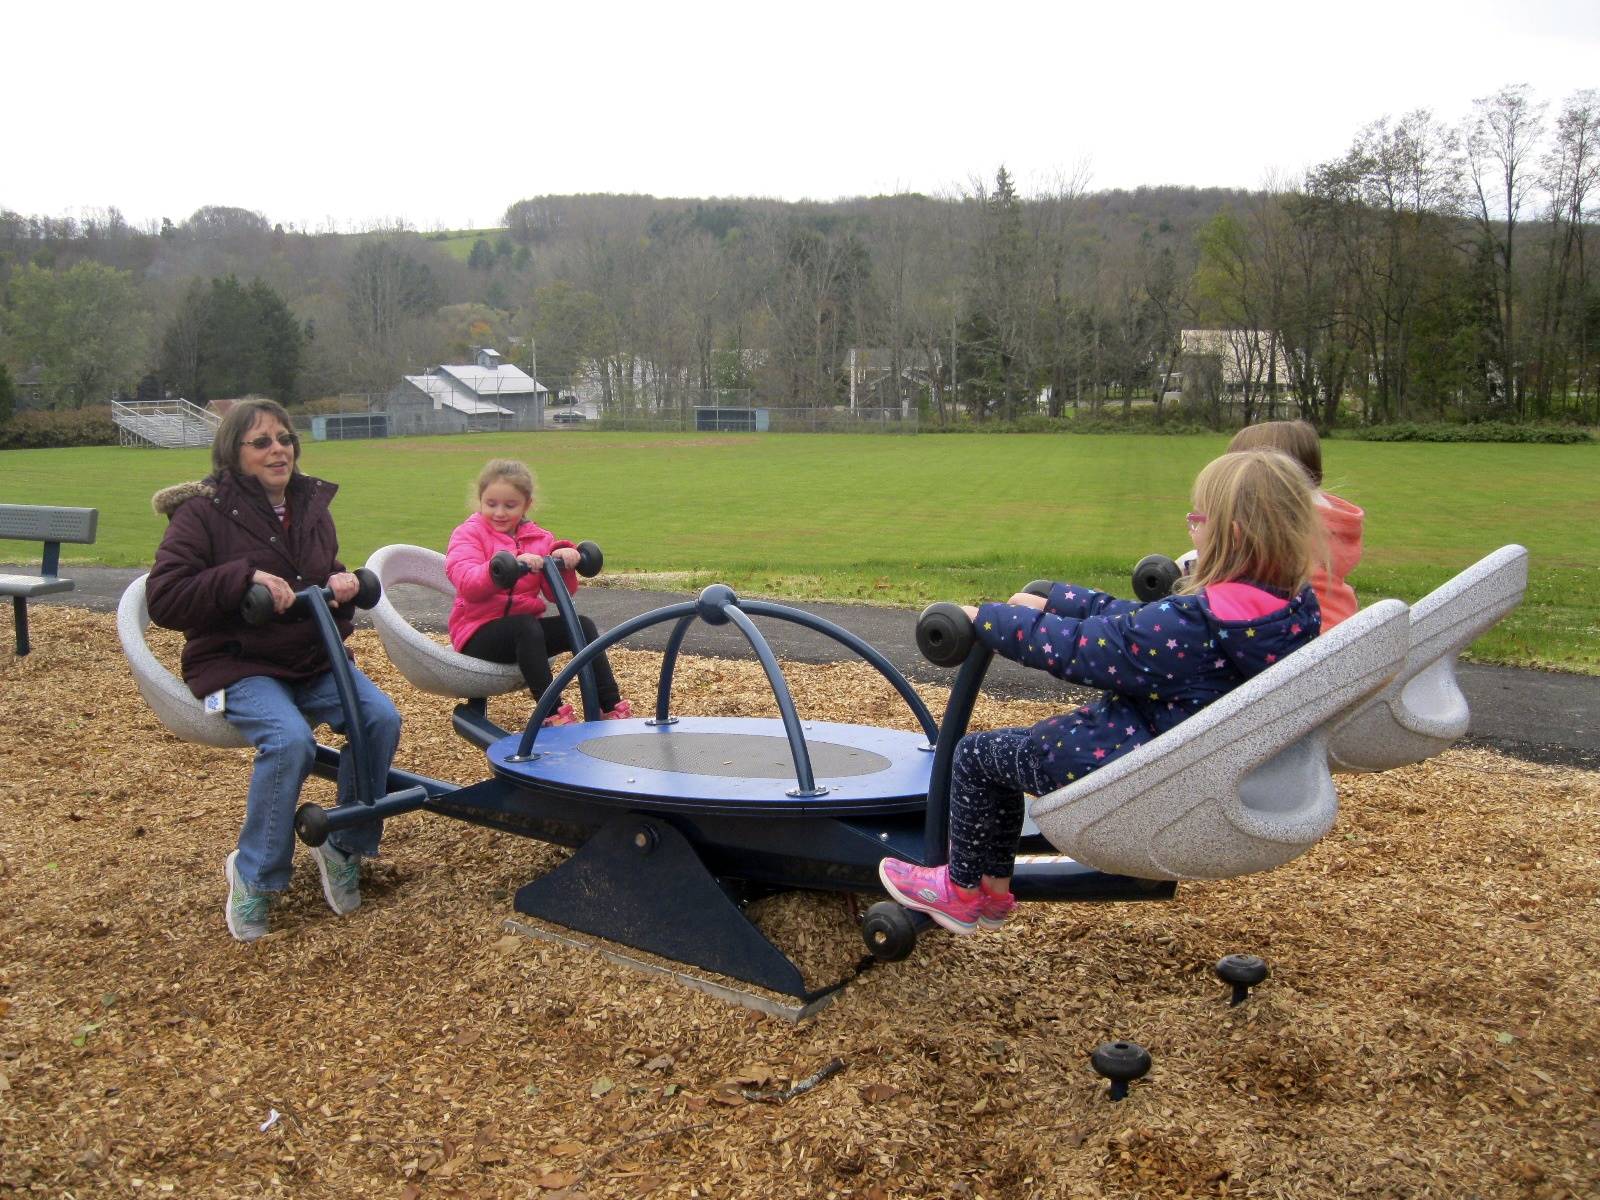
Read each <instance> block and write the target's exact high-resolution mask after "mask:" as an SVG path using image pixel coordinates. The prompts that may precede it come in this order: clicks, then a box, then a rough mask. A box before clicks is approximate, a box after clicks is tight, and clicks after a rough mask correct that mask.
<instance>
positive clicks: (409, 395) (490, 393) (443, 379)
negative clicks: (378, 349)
mask: <svg viewBox="0 0 1600 1200" xmlns="http://www.w3.org/2000/svg"><path fill="white" fill-rule="evenodd" d="M548 395H549V389H548V388H546V387H545V386H544V385H543V384H541V383H539V382H538V381H537V380H535V379H534V378H533V377H532V376H530V375H529V374H528V373H527V372H526V371H523V370H522V369H521V368H520V367H515V366H510V365H508V364H506V363H505V362H503V361H502V360H501V358H500V354H499V352H498V351H495V350H492V349H490V348H488V347H486V346H485V347H480V348H478V349H477V350H476V351H475V352H474V361H473V362H471V363H447V364H444V365H442V366H437V367H430V368H429V369H428V370H427V372H426V373H424V374H422V375H406V376H404V377H402V379H401V381H400V382H399V383H398V384H396V385H395V386H394V388H393V389H391V391H390V392H389V395H388V397H387V398H386V400H385V402H384V408H385V409H386V411H387V412H388V414H389V426H390V432H391V433H397V434H398V433H467V432H478V431H494V430H505V429H537V428H538V427H539V424H540V421H541V420H542V418H543V414H544V401H545V397H546V396H548Z"/></svg>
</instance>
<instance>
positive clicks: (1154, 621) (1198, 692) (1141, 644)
mask: <svg viewBox="0 0 1600 1200" xmlns="http://www.w3.org/2000/svg"><path fill="white" fill-rule="evenodd" d="M1321 623H1322V617H1321V614H1320V612H1319V611H1318V609H1317V598H1316V594H1315V593H1314V592H1312V590H1311V589H1310V588H1309V587H1307V588H1304V589H1302V590H1301V592H1300V594H1299V595H1298V596H1295V597H1293V598H1285V599H1283V603H1282V606H1281V607H1279V608H1277V609H1275V610H1273V611H1271V612H1267V613H1265V614H1264V615H1262V616H1259V617H1253V618H1251V619H1248V620H1242V621H1229V620H1223V619H1222V618H1220V617H1218V616H1217V615H1216V614H1215V613H1214V612H1213V611H1212V608H1211V603H1210V601H1209V599H1208V597H1207V595H1206V593H1205V592H1204V591H1202V592H1200V593H1199V594H1198V595H1195V596H1169V597H1167V598H1166V599H1165V600H1155V601H1152V602H1150V603H1149V604H1143V603H1140V602H1139V601H1136V600H1118V599H1115V598H1114V597H1112V596H1108V595H1107V594H1106V593H1104V592H1097V591H1095V590H1094V589H1093V588H1085V587H1076V586H1074V585H1072V584H1067V583H1058V584H1055V585H1054V586H1053V587H1052V588H1051V589H1050V597H1049V599H1048V600H1047V601H1046V602H1045V608H1044V611H1043V612H1040V611H1039V610H1037V609H1033V608H1026V607H1023V606H1020V605H1018V606H1012V605H1009V604H985V605H984V606H983V607H981V608H980V609H979V610H978V619H977V621H976V622H975V624H976V627H977V632H978V637H979V638H980V639H981V640H982V641H983V643H984V644H985V645H986V646H988V647H989V648H990V649H992V650H994V651H995V653H997V654H1003V655H1004V656H1005V657H1007V658H1010V659H1015V660H1016V661H1017V662H1019V663H1021V664H1022V665H1023V666H1026V667H1037V668H1039V669H1040V670H1041V671H1048V672H1050V673H1051V674H1052V675H1056V676H1059V677H1060V678H1062V679H1065V680H1068V681H1070V682H1072V683H1081V684H1085V685H1087V686H1089V687H1096V688H1101V689H1103V691H1104V692H1105V694H1104V695H1103V696H1101V697H1100V699H1098V700H1096V701H1094V702H1093V703H1090V704H1086V705H1084V706H1083V707H1082V708H1077V709H1074V710H1072V711H1071V712H1068V713H1062V714H1061V715H1060V716H1055V717H1048V718H1046V719H1045V720H1043V721H1040V722H1039V723H1038V724H1037V725H1035V726H1034V727H1033V728H1032V729H1031V730H1030V731H1029V732H1030V734H1031V736H1032V737H1033V738H1034V740H1035V741H1036V742H1037V743H1038V744H1039V747H1040V749H1041V750H1042V751H1043V753H1044V770H1045V773H1046V774H1047V775H1049V776H1050V778H1051V779H1053V780H1054V781H1055V782H1056V785H1057V786H1058V787H1062V786H1065V785H1066V784H1068V783H1071V782H1072V781H1073V780H1075V779H1080V778H1082V777H1083V776H1084V775H1085V774H1087V773H1088V772H1090V771H1092V770H1094V769H1095V768H1096V767H1099V766H1103V765H1104V764H1106V763H1108V762H1110V761H1112V760H1113V759H1116V758H1120V757H1121V756H1122V755H1124V754H1127V753H1128V752H1129V751H1130V750H1132V749H1134V747H1136V746H1142V745H1144V744H1145V743H1146V742H1148V741H1150V740H1151V739H1152V738H1155V737H1157V736H1158V735H1160V734H1162V733H1165V732H1166V731H1167V730H1169V729H1171V728H1172V727H1173V726H1174V725H1177V724H1178V723H1179V722H1181V721H1183V720H1184V719H1185V718H1186V717H1190V716H1193V715H1194V714H1195V713H1197V712H1199V711H1200V710H1201V709H1202V708H1204V707H1205V706H1206V705H1208V704H1210V703H1211V702H1212V701H1213V700H1216V699H1219V698H1220V697H1222V696H1225V695H1227V693H1229V692H1231V691H1232V690H1233V689H1234V688H1236V687H1238V686H1239V685H1240V684H1241V683H1243V682H1244V681H1245V680H1247V679H1249V678H1250V677H1251V676H1253V675H1259V674H1260V673H1261V672H1262V671H1265V670H1266V669H1267V668H1268V667H1270V666H1271V665H1272V664H1273V663H1275V662H1277V661H1278V659H1280V658H1282V657H1283V656H1284V655H1286V654H1288V653H1289V652H1290V651H1292V650H1295V649H1297V648H1299V647H1300V646H1303V645H1305V644H1306V643H1307V642H1309V641H1310V640H1311V639H1312V638H1314V637H1316V636H1317V632H1318V630H1319V628H1320V626H1321Z"/></svg>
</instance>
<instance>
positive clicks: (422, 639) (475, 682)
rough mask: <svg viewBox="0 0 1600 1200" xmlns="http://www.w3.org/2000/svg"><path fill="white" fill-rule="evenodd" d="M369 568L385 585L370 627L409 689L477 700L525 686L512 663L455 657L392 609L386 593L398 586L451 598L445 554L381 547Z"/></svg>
mask: <svg viewBox="0 0 1600 1200" xmlns="http://www.w3.org/2000/svg"><path fill="white" fill-rule="evenodd" d="M367 569H368V570H370V571H372V572H373V573H374V574H375V575H377V577H378V581H379V582H380V583H382V584H383V595H382V596H381V597H380V598H379V600H378V603H377V604H376V605H374V606H373V608H372V610H371V616H372V625H373V628H375V629H376V630H377V631H378V638H379V640H380V641H382V642H383V648H384V651H385V652H386V653H387V654H388V655H389V661H390V662H392V663H394V665H395V669H396V670H397V671H399V672H400V674H402V675H404V676H405V677H406V679H408V680H409V681H410V682H411V684H412V686H413V687H416V688H417V689H419V690H421V691H424V692H428V693H429V694H431V695H434V696H452V697H456V698H458V699H460V698H468V699H478V698H481V697H484V696H498V695H500V694H502V693H503V692H514V691H516V690H517V689H518V688H521V687H524V686H526V685H525V684H524V682H523V679H522V672H521V671H520V670H518V669H517V666H516V664H515V663H510V664H503V663H492V662H485V661H484V660H483V659H481V658H470V657H468V656H467V655H465V654H458V653H456V652H455V651H454V650H452V649H451V648H450V647H449V646H444V645H440V644H439V643H438V642H436V641H434V640H433V639H432V638H431V637H429V636H428V635H427V634H425V633H423V632H422V631H421V630H420V629H417V628H416V627H415V626H413V625H412V624H411V622H409V621H407V620H406V619H405V617H403V616H402V615H401V614H400V610H399V609H398V608H396V607H395V606H394V601H393V599H391V596H390V592H391V590H392V589H393V588H394V587H395V586H396V585H398V584H407V583H408V584H413V585H415V586H417V587H425V588H429V589H431V590H432V591H435V592H438V593H439V594H440V595H443V596H446V597H448V598H450V599H451V600H454V599H455V594H456V590H455V588H454V587H452V586H451V584H450V580H449V578H448V577H447V576H446V575H445V573H444V555H442V554H440V553H439V552H438V551H437V550H429V549H427V548H426V547H423V546H406V545H395V546H385V547H383V548H382V549H381V550H378V551H376V552H375V553H374V554H373V555H372V557H371V558H369V559H368V560H367Z"/></svg>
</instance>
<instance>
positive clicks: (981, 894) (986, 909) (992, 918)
mask: <svg viewBox="0 0 1600 1200" xmlns="http://www.w3.org/2000/svg"><path fill="white" fill-rule="evenodd" d="M1016 907H1017V898H1016V897H1015V896H1014V895H1012V894H1011V893H1010V892H1007V893H1006V894H1005V895H1003V896H997V895H995V894H994V893H993V892H987V891H984V890H983V889H982V888H979V889H978V924H979V925H982V926H983V927H984V928H985V929H999V928H1000V926H1002V925H1004V924H1005V923H1006V918H1007V917H1009V916H1010V915H1011V910H1012V909H1014V908H1016Z"/></svg>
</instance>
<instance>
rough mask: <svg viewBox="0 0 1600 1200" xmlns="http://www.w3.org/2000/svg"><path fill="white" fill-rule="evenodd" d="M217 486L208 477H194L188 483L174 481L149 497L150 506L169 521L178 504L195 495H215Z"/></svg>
mask: <svg viewBox="0 0 1600 1200" xmlns="http://www.w3.org/2000/svg"><path fill="white" fill-rule="evenodd" d="M216 494H217V487H216V485H215V484H214V483H212V482H211V481H210V480H209V479H196V480H194V481H192V482H190V483H175V484H173V485H172V486H171V487H164V488H162V489H161V490H160V491H159V492H157V493H156V494H155V495H154V496H151V497H150V507H151V508H152V509H154V510H155V512H156V514H157V515H158V516H163V517H166V518H167V519H168V520H169V521H170V520H171V519H172V514H173V513H175V512H177V511H178V505H180V504H182V503H183V502H184V501H185V500H191V499H193V498H194V497H195V496H215V495H216Z"/></svg>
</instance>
